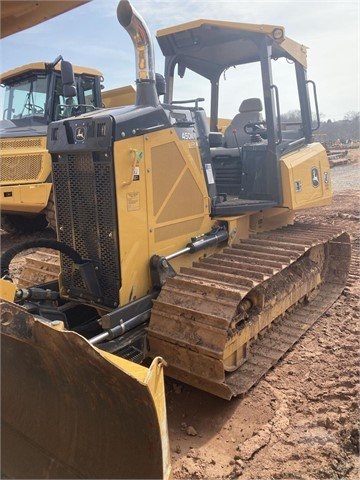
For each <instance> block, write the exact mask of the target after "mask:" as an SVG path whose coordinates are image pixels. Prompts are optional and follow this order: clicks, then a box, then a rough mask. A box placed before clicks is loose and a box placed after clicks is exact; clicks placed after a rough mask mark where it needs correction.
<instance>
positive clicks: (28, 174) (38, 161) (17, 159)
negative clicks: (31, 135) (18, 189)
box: [0, 154, 42, 182]
mask: <svg viewBox="0 0 360 480" xmlns="http://www.w3.org/2000/svg"><path fill="white" fill-rule="evenodd" d="M41 165H42V155H34V154H33V155H16V154H14V155H2V156H1V168H0V181H1V182H11V181H14V180H15V181H16V180H32V181H36V180H38V177H39V175H40V172H41Z"/></svg>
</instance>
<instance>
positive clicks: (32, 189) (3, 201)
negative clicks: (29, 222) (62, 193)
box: [0, 183, 52, 213]
mask: <svg viewBox="0 0 360 480" xmlns="http://www.w3.org/2000/svg"><path fill="white" fill-rule="evenodd" d="M51 187H52V184H51V183H36V184H34V185H17V186H12V187H0V206H1V210H2V211H3V212H4V213H5V212H6V213H40V212H41V211H42V210H44V208H46V205H47V204H48V201H49V196H50V192H51Z"/></svg>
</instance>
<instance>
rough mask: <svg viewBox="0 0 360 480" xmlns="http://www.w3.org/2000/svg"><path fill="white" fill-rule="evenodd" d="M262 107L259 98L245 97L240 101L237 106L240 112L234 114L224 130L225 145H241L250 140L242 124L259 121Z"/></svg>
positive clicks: (230, 146) (229, 146) (234, 146)
mask: <svg viewBox="0 0 360 480" xmlns="http://www.w3.org/2000/svg"><path fill="white" fill-rule="evenodd" d="M262 109H263V106H262V102H261V100H260V98H247V99H246V100H243V101H242V103H241V105H240V108H239V112H240V113H238V114H237V115H235V117H234V118H233V119H232V121H231V123H230V125H228V127H227V128H226V130H225V132H224V144H225V146H226V147H228V148H236V147H238V146H240V147H241V146H242V145H244V143H246V142H249V141H250V136H249V135H247V134H246V133H245V132H244V126H245V125H246V124H247V123H249V122H259V121H261V120H262V115H261V112H262ZM235 137H236V138H235Z"/></svg>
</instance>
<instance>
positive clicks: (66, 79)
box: [61, 60, 76, 97]
mask: <svg viewBox="0 0 360 480" xmlns="http://www.w3.org/2000/svg"><path fill="white" fill-rule="evenodd" d="M61 81H62V84H63V95H64V97H75V96H76V87H75V77H74V71H73V67H72V65H71V63H70V62H67V61H65V60H63V61H62V62H61Z"/></svg>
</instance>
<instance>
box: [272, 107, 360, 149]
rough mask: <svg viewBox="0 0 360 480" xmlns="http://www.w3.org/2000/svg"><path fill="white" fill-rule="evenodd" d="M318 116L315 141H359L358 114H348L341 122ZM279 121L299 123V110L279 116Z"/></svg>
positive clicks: (359, 117)
mask: <svg viewBox="0 0 360 480" xmlns="http://www.w3.org/2000/svg"><path fill="white" fill-rule="evenodd" d="M323 118H324V115H323V114H320V128H319V129H318V130H316V131H315V132H314V135H315V136H316V139H317V140H318V141H320V142H324V143H333V142H337V141H338V140H340V142H341V143H350V142H351V141H358V140H360V112H354V111H352V112H348V113H346V115H344V118H343V119H342V120H330V119H329V120H323ZM281 121H282V122H284V123H287V122H301V116H300V110H293V111H291V112H287V113H285V114H283V115H281Z"/></svg>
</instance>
